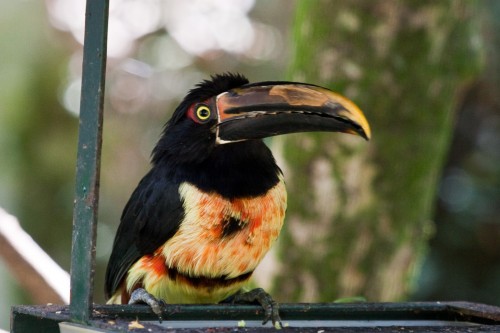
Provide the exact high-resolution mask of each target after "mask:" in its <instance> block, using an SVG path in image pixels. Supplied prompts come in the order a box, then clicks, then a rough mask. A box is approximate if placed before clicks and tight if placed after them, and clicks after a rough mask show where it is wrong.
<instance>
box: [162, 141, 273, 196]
mask: <svg viewBox="0 0 500 333" xmlns="http://www.w3.org/2000/svg"><path fill="white" fill-rule="evenodd" d="M171 168H173V169H174V170H173V171H174V173H175V178H176V181H179V182H185V181H187V182H189V183H191V184H193V185H195V186H196V187H198V188H199V189H200V190H202V191H204V192H214V193H217V194H220V195H222V196H223V197H226V198H229V199H233V198H242V197H255V196H259V195H263V194H265V193H266V192H267V191H268V190H269V189H271V188H272V187H273V186H275V185H276V184H277V183H278V182H279V180H280V177H281V170H280V169H279V167H278V166H277V165H276V161H275V160H274V157H273V155H272V153H271V151H270V150H269V148H267V146H266V145H265V144H264V143H263V142H262V141H261V140H249V141H242V142H236V143H229V144H224V145H220V146H216V147H215V148H214V149H213V150H212V151H211V153H210V154H209V156H208V157H207V158H206V159H204V160H203V161H201V162H199V163H186V164H177V165H175V166H174V167H172V166H171Z"/></svg>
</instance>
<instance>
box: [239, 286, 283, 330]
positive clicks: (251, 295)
mask: <svg viewBox="0 0 500 333" xmlns="http://www.w3.org/2000/svg"><path fill="white" fill-rule="evenodd" d="M242 302H243V303H254V302H258V303H259V304H260V305H261V306H262V308H263V309H264V320H263V321H262V325H265V324H266V323H267V322H268V321H269V320H271V321H272V323H273V326H274V327H275V328H277V329H280V328H282V327H283V325H282V323H281V318H280V314H279V304H278V303H277V302H276V301H275V300H274V299H273V298H272V297H271V295H269V294H268V293H267V292H266V291H265V290H264V289H262V288H256V289H252V290H250V291H248V292H243V293H238V294H236V295H234V296H233V298H232V303H233V304H234V303H242Z"/></svg>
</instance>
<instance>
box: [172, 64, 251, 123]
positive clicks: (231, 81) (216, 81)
mask: <svg viewBox="0 0 500 333" xmlns="http://www.w3.org/2000/svg"><path fill="white" fill-rule="evenodd" d="M210 78H211V80H204V81H202V82H200V83H198V84H197V85H196V86H195V87H194V88H193V89H191V90H190V91H189V93H188V94H187V95H186V97H184V99H183V101H182V102H181V103H180V104H179V106H178V107H177V109H176V110H175V112H174V114H173V115H172V118H171V119H170V120H169V122H168V123H167V124H166V128H165V130H167V129H168V126H169V125H173V124H175V123H177V122H178V121H179V120H180V119H182V117H183V116H184V112H185V111H186V109H187V108H188V107H189V106H190V105H191V104H193V103H196V102H201V101H204V100H206V99H208V98H210V97H214V96H217V95H219V94H221V93H223V92H225V91H228V90H231V89H234V88H237V87H241V86H243V85H245V84H248V83H249V81H248V79H247V78H246V77H244V76H243V75H241V74H233V73H224V74H216V75H212V76H211V77H210Z"/></svg>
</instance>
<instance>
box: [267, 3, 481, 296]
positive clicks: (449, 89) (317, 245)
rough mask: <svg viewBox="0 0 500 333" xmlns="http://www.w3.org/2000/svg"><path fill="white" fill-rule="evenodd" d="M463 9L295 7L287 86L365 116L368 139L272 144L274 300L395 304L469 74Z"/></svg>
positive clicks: (473, 56) (305, 138)
mask: <svg viewBox="0 0 500 333" xmlns="http://www.w3.org/2000/svg"><path fill="white" fill-rule="evenodd" d="M475 6H476V5H475V3H474V2H470V1H452V0H449V1H430V0H429V1H396V0H388V1H372V0H356V1H307V0H304V1H299V2H298V6H297V12H296V21H295V29H294V40H295V43H296V45H295V49H294V55H293V59H292V64H291V67H290V78H291V79H292V80H295V81H304V82H308V83H316V84H319V85H324V86H326V87H329V88H331V89H333V90H335V91H338V92H340V93H342V94H344V95H346V96H347V97H348V98H350V99H352V100H353V101H354V102H355V103H356V104H358V105H359V106H360V108H361V109H362V110H363V111H364V113H365V115H366V116H367V118H368V121H369V123H370V124H371V127H372V136H373V139H372V140H371V141H370V142H364V141H363V140H361V139H360V138H358V137H354V136H348V135H344V134H342V135H340V134H339V135H332V134H328V133H327V134H324V133H321V134H317V133H311V134H300V135H299V134H297V135H290V136H285V137H280V138H277V139H275V140H274V141H273V146H274V149H275V151H276V152H278V153H279V154H280V155H281V158H282V159H283V161H280V162H282V163H281V165H282V166H283V169H284V172H285V177H286V182H287V188H288V193H289V206H288V211H287V222H286V227H285V228H286V229H285V230H284V231H283V233H282V236H281V238H280V244H279V251H280V253H279V256H280V257H281V258H283V259H282V260H281V261H282V266H280V269H279V272H278V274H277V277H276V279H275V280H274V281H275V286H274V289H275V290H274V294H275V295H276V296H277V298H278V299H282V300H287V301H292V300H294V301H295V300H302V301H333V300H335V299H337V298H340V297H353V296H363V297H365V298H367V299H368V300H372V301H394V300H398V299H402V298H403V297H405V296H406V295H407V294H408V292H409V290H410V287H411V282H412V280H413V279H414V277H415V272H416V271H417V269H418V267H419V264H420V261H421V259H422V254H424V253H425V249H426V245H427V240H428V238H429V236H430V235H431V233H432V230H433V225H432V223H431V221H430V216H431V213H432V208H433V207H432V206H433V203H434V197H435V192H436V183H437V177H438V176H439V172H440V169H441V166H442V163H443V158H444V155H445V153H446V150H447V147H448V145H449V138H450V131H451V129H452V126H451V125H452V118H453V117H452V112H451V110H453V107H454V106H455V104H456V102H457V100H456V97H457V96H458V92H459V90H460V88H462V87H463V86H464V81H465V80H466V79H467V78H469V77H471V76H472V74H474V73H475V72H476V71H477V69H478V67H479V66H478V63H479V62H478V61H477V58H478V57H477V48H478V45H474V41H475V40H474V38H472V36H474V34H475V33H476V31H475V30H474V28H475V25H474V24H473V23H474V22H473V21H474V20H473V19H472V16H473V15H474V14H475Z"/></svg>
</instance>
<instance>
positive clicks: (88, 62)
mask: <svg viewBox="0 0 500 333" xmlns="http://www.w3.org/2000/svg"><path fill="white" fill-rule="evenodd" d="M108 9H109V0H87V6H86V13H85V39H84V46H83V75H82V95H81V101H80V126H79V136H78V155H77V162H76V163H77V165H76V189H75V201H74V211H73V239H72V251H71V298H70V311H71V317H72V319H73V320H74V321H77V322H81V323H86V322H87V321H88V320H89V318H90V315H91V311H92V300H93V297H92V293H93V288H94V269H95V239H96V229H97V208H98V202H99V176H100V161H101V143H102V118H103V117H102V114H103V101H104V81H105V70H106V42H107V30H108Z"/></svg>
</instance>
